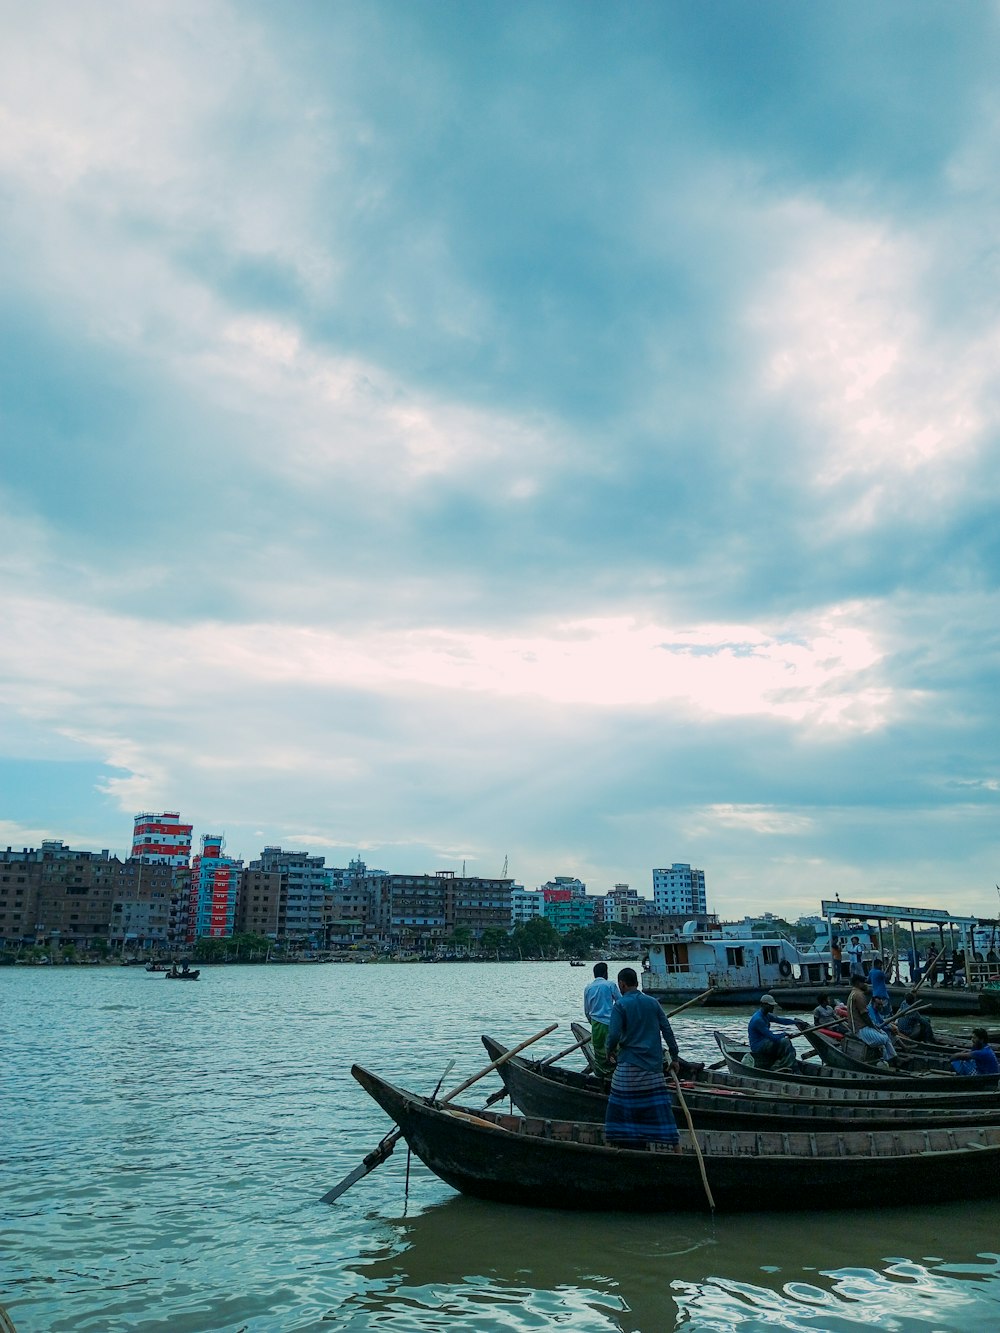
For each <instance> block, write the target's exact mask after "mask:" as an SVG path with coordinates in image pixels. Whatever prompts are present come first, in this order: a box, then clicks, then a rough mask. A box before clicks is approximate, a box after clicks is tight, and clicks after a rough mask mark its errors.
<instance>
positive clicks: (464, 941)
mask: <svg viewBox="0 0 1000 1333" xmlns="http://www.w3.org/2000/svg"><path fill="white" fill-rule="evenodd" d="M448 943H449V944H450V945H451V946H452V948H454V949H461V951H462V952H463V953H468V951H469V945H470V944H471V943H472V931H471V930H470V929H469V927H468V926H465V925H462V926H456V927H455V929H454V930H453V931H452V932H451V935H450V937H449V939H448Z"/></svg>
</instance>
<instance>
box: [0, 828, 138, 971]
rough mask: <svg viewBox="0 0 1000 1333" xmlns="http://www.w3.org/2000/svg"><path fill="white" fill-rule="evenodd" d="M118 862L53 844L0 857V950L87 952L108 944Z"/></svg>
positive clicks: (102, 854)
mask: <svg viewBox="0 0 1000 1333" xmlns="http://www.w3.org/2000/svg"><path fill="white" fill-rule="evenodd" d="M120 865H121V862H120V861H118V859H117V858H116V857H115V858H112V857H111V856H110V855H109V853H108V851H107V850H104V851H101V852H78V851H74V850H73V849H72V848H71V847H67V846H66V844H65V843H63V842H60V841H58V840H57V839H53V840H48V841H45V842H43V843H42V845H41V846H40V847H38V848H34V847H25V848H23V849H22V850H21V851H20V852H15V851H13V850H12V849H11V848H9V847H8V849H7V851H6V852H3V853H0V933H2V936H3V940H4V943H5V945H8V946H13V947H15V948H17V947H23V946H25V945H39V946H41V947H42V948H48V949H52V950H55V949H61V948H64V947H66V946H67V945H72V946H73V947H74V948H75V949H81V950H88V949H91V948H93V947H94V946H95V945H96V944H100V945H101V946H104V945H105V944H106V943H107V939H108V923H109V921H110V919H111V903H112V899H113V897H114V892H115V886H116V884H117V871H118V868H119V867H120Z"/></svg>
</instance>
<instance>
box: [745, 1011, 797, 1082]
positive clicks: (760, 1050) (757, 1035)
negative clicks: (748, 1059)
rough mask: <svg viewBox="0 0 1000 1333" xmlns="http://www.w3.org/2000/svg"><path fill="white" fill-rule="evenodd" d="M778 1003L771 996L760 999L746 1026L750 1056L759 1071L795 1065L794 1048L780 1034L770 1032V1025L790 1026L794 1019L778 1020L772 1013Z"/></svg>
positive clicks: (794, 1021)
mask: <svg viewBox="0 0 1000 1333" xmlns="http://www.w3.org/2000/svg"><path fill="white" fill-rule="evenodd" d="M777 1005H778V1002H777V1000H776V999H775V998H774V996H773V995H762V996H761V997H760V1008H759V1009H758V1010H757V1012H756V1013H755V1014H754V1016H753V1018H751V1020H750V1022H749V1024H748V1025H747V1035H748V1036H749V1038H750V1054H751V1055H752V1056H753V1062H754V1064H755V1065H756V1066H757V1067H758V1068H759V1069H790V1068H791V1067H792V1066H793V1065H794V1064H795V1047H794V1046H793V1045H792V1043H791V1042H790V1041H789V1040H788V1038H787V1037H786V1036H783V1035H782V1034H781V1033H780V1032H772V1031H771V1024H772V1023H782V1024H784V1025H787V1024H789V1023H790V1024H792V1025H793V1026H797V1020H796V1019H794V1018H780V1017H779V1016H778V1015H777V1014H776V1013H775V1012H774V1011H775V1009H776V1008H777Z"/></svg>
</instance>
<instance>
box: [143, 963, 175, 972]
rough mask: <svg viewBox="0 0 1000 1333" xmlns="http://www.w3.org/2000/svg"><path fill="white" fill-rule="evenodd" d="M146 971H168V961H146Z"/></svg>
mask: <svg viewBox="0 0 1000 1333" xmlns="http://www.w3.org/2000/svg"><path fill="white" fill-rule="evenodd" d="M146 971H147V972H169V971H170V964H169V963H147V964H146Z"/></svg>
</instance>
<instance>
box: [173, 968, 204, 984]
mask: <svg viewBox="0 0 1000 1333" xmlns="http://www.w3.org/2000/svg"><path fill="white" fill-rule="evenodd" d="M166 975H167V980H168V981H197V980H198V978H199V977H200V976H201V968H200V967H195V968H189V969H188V970H187V971H186V972H178V971H176V970H174V969H171V971H169V972H168V973H167V974H166Z"/></svg>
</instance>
